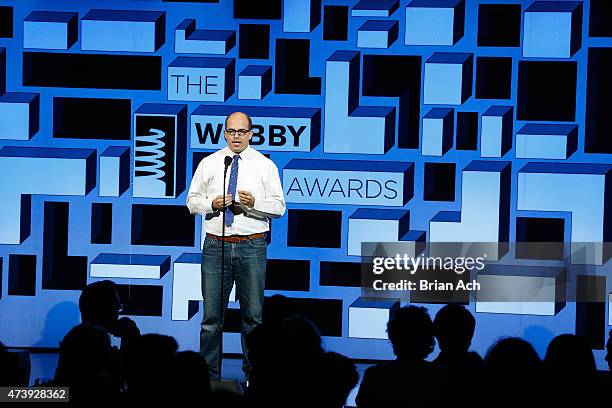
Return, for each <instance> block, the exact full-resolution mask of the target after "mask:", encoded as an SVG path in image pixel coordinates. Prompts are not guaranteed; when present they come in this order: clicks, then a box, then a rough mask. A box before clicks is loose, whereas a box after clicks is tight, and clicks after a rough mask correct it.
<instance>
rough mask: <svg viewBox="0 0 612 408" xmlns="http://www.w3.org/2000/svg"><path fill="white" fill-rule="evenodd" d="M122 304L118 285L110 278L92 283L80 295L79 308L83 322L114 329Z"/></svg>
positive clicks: (110, 329)
mask: <svg viewBox="0 0 612 408" xmlns="http://www.w3.org/2000/svg"><path fill="white" fill-rule="evenodd" d="M122 307H123V306H122V304H121V301H120V299H119V294H118V293H117V285H116V284H115V282H112V281H110V280H103V281H98V282H94V283H90V284H89V285H87V286H86V287H85V289H83V292H81V296H80V297H79V310H80V311H81V320H82V321H83V323H90V324H96V325H98V326H102V327H104V328H105V329H107V330H109V331H112V329H113V327H114V326H115V324H116V322H117V320H118V319H119V312H120V311H121V309H122Z"/></svg>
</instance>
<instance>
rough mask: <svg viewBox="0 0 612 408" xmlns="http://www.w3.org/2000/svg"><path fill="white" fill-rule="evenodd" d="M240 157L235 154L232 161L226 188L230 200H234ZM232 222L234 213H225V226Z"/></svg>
mask: <svg viewBox="0 0 612 408" xmlns="http://www.w3.org/2000/svg"><path fill="white" fill-rule="evenodd" d="M239 159H240V156H239V155H237V154H235V155H234V159H233V160H232V170H231V172H230V178H229V185H228V186H227V194H231V195H232V200H233V201H237V200H236V184H237V183H238V160H239ZM233 222H234V213H233V212H232V211H231V210H230V211H225V226H226V227H229V226H230V225H232V223H233Z"/></svg>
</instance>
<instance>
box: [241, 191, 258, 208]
mask: <svg viewBox="0 0 612 408" xmlns="http://www.w3.org/2000/svg"><path fill="white" fill-rule="evenodd" d="M238 199H239V200H240V204H242V205H244V206H246V207H249V208H253V206H254V205H255V197H253V194H251V193H250V192H248V191H246V190H238Z"/></svg>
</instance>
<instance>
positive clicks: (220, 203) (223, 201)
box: [212, 194, 232, 210]
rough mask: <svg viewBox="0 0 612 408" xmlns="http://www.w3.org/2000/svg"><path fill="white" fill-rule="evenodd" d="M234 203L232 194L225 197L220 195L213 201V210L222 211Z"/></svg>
mask: <svg viewBox="0 0 612 408" xmlns="http://www.w3.org/2000/svg"><path fill="white" fill-rule="evenodd" d="M224 197H225V198H224ZM231 203H232V195H231V194H227V195H225V196H222V195H218V196H217V197H215V199H214V200H213V201H212V209H213V210H220V209H222V208H223V207H227V206H228V205H230V204H231Z"/></svg>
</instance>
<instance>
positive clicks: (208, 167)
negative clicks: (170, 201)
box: [187, 146, 286, 236]
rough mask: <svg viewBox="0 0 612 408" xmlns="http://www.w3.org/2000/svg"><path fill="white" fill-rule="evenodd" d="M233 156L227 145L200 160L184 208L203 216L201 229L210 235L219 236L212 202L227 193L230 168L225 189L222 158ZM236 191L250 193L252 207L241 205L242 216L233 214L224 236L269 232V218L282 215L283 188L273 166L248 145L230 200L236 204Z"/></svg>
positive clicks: (219, 221)
mask: <svg viewBox="0 0 612 408" xmlns="http://www.w3.org/2000/svg"><path fill="white" fill-rule="evenodd" d="M235 154H236V153H234V152H232V151H231V150H230V149H229V147H227V146H226V147H224V148H223V149H221V150H218V151H217V152H215V153H213V154H211V155H210V156H207V157H205V158H203V159H202V161H201V162H200V164H199V165H198V168H197V169H196V172H195V174H194V175H193V179H192V180H191V185H190V186H189V194H188V195H187V208H189V212H190V213H191V214H201V215H204V216H205V221H204V227H205V229H206V232H208V233H211V234H215V235H221V228H222V225H223V213H222V212H220V211H217V210H213V209H212V201H213V199H214V198H215V197H217V196H219V195H223V194H224V192H225V194H227V189H228V184H229V179H230V174H231V165H230V166H229V167H228V168H227V176H226V180H225V188H224V189H222V188H221V185H222V184H223V168H224V166H225V157H226V156H229V157H234V155H235ZM238 190H246V191H248V192H250V193H251V194H253V197H255V204H254V205H253V208H247V207H246V206H243V205H240V208H241V209H242V211H243V213H241V214H235V216H234V222H233V223H232V225H231V226H229V227H227V226H226V227H225V235H226V236H229V235H250V234H255V233H259V232H266V231H269V230H270V225H269V222H270V220H269V219H270V218H276V217H280V216H282V215H283V214H284V213H285V208H286V206H285V198H284V196H283V187H282V185H281V182H280V177H279V174H278V169H277V167H276V165H275V164H274V162H273V161H272V160H270V159H268V158H267V157H266V156H264V155H263V154H261V153H259V152H258V151H256V150H255V149H253V148H252V147H250V146H248V147H247V148H246V149H244V150H243V151H242V152H241V153H240V160H239V161H238V181H237V184H236V196H235V197H233V199H234V201H235V202H238V201H239V199H238ZM228 211H229V210H228Z"/></svg>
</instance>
